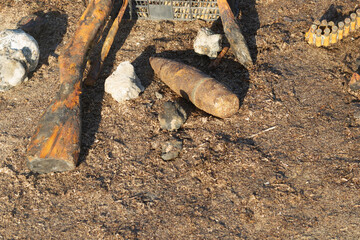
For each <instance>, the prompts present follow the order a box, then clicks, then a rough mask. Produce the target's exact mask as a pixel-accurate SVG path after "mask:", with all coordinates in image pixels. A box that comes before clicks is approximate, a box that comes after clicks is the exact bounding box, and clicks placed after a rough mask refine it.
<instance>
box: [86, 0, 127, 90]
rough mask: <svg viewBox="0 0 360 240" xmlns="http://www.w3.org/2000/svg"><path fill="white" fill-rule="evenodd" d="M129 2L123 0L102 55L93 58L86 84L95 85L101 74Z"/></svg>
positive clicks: (106, 39)
mask: <svg viewBox="0 0 360 240" xmlns="http://www.w3.org/2000/svg"><path fill="white" fill-rule="evenodd" d="M128 2H129V0H123V3H122V6H121V9H120V11H119V13H118V15H117V17H116V19H115V20H114V22H113V24H112V25H111V28H110V30H109V33H108V35H107V36H106V38H105V41H104V44H103V46H102V49H101V53H100V55H99V56H97V57H96V58H95V59H92V61H91V64H92V65H91V68H90V70H89V73H88V75H87V78H86V80H85V84H86V85H88V86H94V85H95V82H96V79H97V78H98V77H99V74H100V72H101V70H102V68H103V65H104V61H105V59H106V57H107V56H108V54H109V51H110V48H111V46H112V44H113V42H114V40H115V37H116V34H117V32H118V30H119V25H120V23H121V20H122V18H123V16H124V13H125V10H126V6H127V5H128Z"/></svg>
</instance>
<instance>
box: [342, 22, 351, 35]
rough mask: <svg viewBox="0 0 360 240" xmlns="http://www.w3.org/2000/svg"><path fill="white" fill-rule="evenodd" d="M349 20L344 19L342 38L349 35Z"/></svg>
mask: <svg viewBox="0 0 360 240" xmlns="http://www.w3.org/2000/svg"><path fill="white" fill-rule="evenodd" d="M350 22H351V20H350V18H345V25H344V37H347V36H349V33H350Z"/></svg>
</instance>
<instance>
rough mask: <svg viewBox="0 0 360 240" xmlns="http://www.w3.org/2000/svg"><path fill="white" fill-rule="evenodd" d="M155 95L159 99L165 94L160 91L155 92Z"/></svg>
mask: <svg viewBox="0 0 360 240" xmlns="http://www.w3.org/2000/svg"><path fill="white" fill-rule="evenodd" d="M155 97H156V98H157V99H162V98H163V97H164V96H163V95H162V94H161V93H159V92H155Z"/></svg>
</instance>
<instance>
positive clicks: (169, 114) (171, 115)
mask: <svg viewBox="0 0 360 240" xmlns="http://www.w3.org/2000/svg"><path fill="white" fill-rule="evenodd" d="M186 118H187V115H186V112H185V110H184V109H183V108H182V107H181V106H180V105H179V104H178V103H177V102H171V101H168V102H165V103H164V106H163V112H161V113H160V114H159V116H158V120H159V122H160V127H161V128H162V129H166V130H170V131H173V130H177V129H179V128H180V127H181V126H182V125H183V124H184V122H185V121H186Z"/></svg>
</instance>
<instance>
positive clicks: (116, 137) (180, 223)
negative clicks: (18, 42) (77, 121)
mask: <svg viewBox="0 0 360 240" xmlns="http://www.w3.org/2000/svg"><path fill="white" fill-rule="evenodd" d="M86 2H87V1H82V0H71V1H70V0H62V1H60V0H0V28H1V29H5V28H15V26H16V23H17V22H18V21H19V20H20V19H21V18H22V17H24V16H27V15H28V14H30V13H34V12H38V13H42V14H46V23H45V25H44V26H43V28H42V29H41V32H40V33H38V34H37V35H36V36H35V38H36V39H37V40H38V42H39V45H40V48H41V59H40V63H39V66H38V68H37V69H36V70H35V71H34V72H33V73H31V74H30V76H29V80H28V81H27V82H25V83H24V84H22V85H20V86H17V87H15V88H13V89H11V90H10V91H7V92H3V93H0V111H1V115H0V149H1V158H0V186H1V187H0V189H1V191H0V239H360V226H359V224H360V195H359V189H360V170H359V165H360V161H359V156H360V151H359V140H360V138H359V136H360V135H359V134H360V128H359V127H360V124H359V111H360V102H359V98H357V96H356V92H350V91H349V90H348V82H349V78H350V76H351V74H352V73H353V72H354V71H357V68H358V65H357V63H356V60H357V58H358V57H360V39H359V37H360V31H357V32H355V33H353V34H352V35H351V36H349V37H347V38H346V39H344V40H343V41H342V42H341V43H338V44H336V45H333V46H332V47H330V48H316V47H313V46H310V45H308V44H307V43H306V42H305V41H304V33H305V32H306V31H307V30H308V29H309V27H310V25H311V23H312V22H313V21H314V20H315V19H327V20H333V21H335V22H336V21H340V20H343V19H344V18H345V16H347V15H349V13H351V12H353V11H354V10H355V9H356V8H357V7H358V5H357V4H358V2H357V1H353V0H341V1H340V0H339V1H335V0H321V1H320V0H297V1H293V0H256V1H255V0H239V9H240V13H239V14H238V18H239V24H240V27H241V28H242V30H243V34H244V36H245V38H246V40H247V41H248V44H249V47H250V51H251V54H252V58H253V60H254V62H255V65H254V67H253V68H251V69H248V70H247V69H245V68H243V67H242V66H241V65H240V64H239V63H237V62H236V60H235V58H234V56H233V53H232V52H231V51H230V52H229V53H228V54H227V55H226V57H225V59H224V60H223V61H222V62H221V64H220V66H219V67H218V68H217V69H216V70H209V69H208V65H209V63H210V60H209V59H208V58H207V57H204V56H198V55H197V54H195V53H194V52H193V48H192V44H193V40H194V38H195V36H196V33H197V31H198V30H199V29H200V28H201V27H209V28H212V29H213V30H214V31H215V32H217V33H222V25H221V22H220V21H216V22H204V21H201V20H197V21H193V22H175V21H147V20H137V21H136V20H129V19H127V20H124V21H123V22H122V23H121V29H120V30H119V33H118V35H117V37H116V40H115V43H114V45H113V48H112V49H111V52H110V55H109V57H108V59H107V60H106V62H105V67H104V69H103V71H102V73H101V76H100V78H99V79H98V82H97V83H96V85H95V86H94V87H86V86H84V87H83V93H82V96H81V104H82V123H83V126H82V136H81V140H82V144H81V155H80V162H79V165H78V167H77V168H76V169H75V170H73V171H70V172H63V173H50V174H36V173H33V172H31V171H30V170H29V169H28V168H27V165H26V157H25V156H26V147H27V145H28V144H29V141H30V138H31V136H32V134H33V133H34V130H35V128H36V126H37V122H38V120H39V118H40V116H41V114H42V112H43V111H44V110H45V109H46V107H47V106H48V105H49V103H50V102H51V100H52V99H53V98H54V96H55V95H56V92H57V91H58V89H59V86H60V85H59V67H58V56H59V55H60V54H61V52H62V50H63V49H64V46H65V44H66V43H67V42H68V41H69V39H70V38H71V36H72V35H73V33H74V31H75V24H76V22H77V20H78V19H79V17H80V16H81V14H82V12H83V11H84V10H85V8H86ZM118 5H119V4H117V6H118ZM224 44H226V42H225V43H224ZM96 49H98V48H95V49H94V51H96ZM153 55H160V56H165V57H168V58H173V59H177V60H179V61H182V62H185V63H187V64H190V65H193V66H195V67H197V68H199V69H201V70H203V71H204V72H206V73H208V74H209V75H211V76H213V77H215V78H216V79H218V80H219V81H221V82H223V83H224V84H227V85H228V86H229V87H230V88H231V89H232V90H233V91H234V92H235V93H236V94H237V95H238V96H239V97H240V98H241V107H240V109H239V111H238V113H236V114H235V115H234V116H232V117H230V118H227V119H219V118H216V117H213V116H211V115H209V114H207V113H205V112H203V111H201V110H199V109H197V108H196V107H194V106H193V105H192V104H191V103H190V102H188V101H186V100H184V99H181V98H180V97H178V96H177V95H176V94H175V93H174V92H172V91H171V90H170V89H169V88H168V87H167V86H166V85H165V84H164V83H162V81H161V80H160V79H159V78H157V77H156V76H155V75H154V73H153V71H152V69H151V67H150V65H149V61H148V60H149V57H150V56H153ZM122 61H130V62H132V63H133V65H134V66H135V69H136V72H137V74H138V76H139V78H140V79H141V81H142V83H143V85H144V86H145V87H146V89H145V91H144V92H143V93H142V94H141V95H140V97H139V98H137V99H135V100H131V101H127V102H125V103H118V102H116V101H114V100H113V99H112V98H111V96H109V95H108V94H106V93H104V87H103V84H104V80H105V78H106V77H107V76H109V74H111V72H112V71H114V69H115V68H116V66H117V65H118V64H119V63H120V62H122ZM156 92H159V93H161V94H163V96H164V97H163V98H162V99H158V98H157V97H156V95H155V93H156ZM169 100H171V101H178V102H179V103H180V105H182V106H183V107H184V108H185V109H186V111H187V113H188V115H189V117H188V119H187V121H186V123H185V124H184V125H183V127H182V128H181V129H179V130H178V131H174V132H169V131H165V130H162V129H161V128H160V126H159V122H158V120H157V115H158V114H159V112H160V111H161V109H162V105H163V103H164V102H166V101H169ZM356 116H357V117H356ZM172 138H176V139H180V140H182V141H183V150H182V151H181V154H180V156H179V157H178V158H176V159H174V160H172V161H164V160H162V159H161V144H162V143H163V142H166V141H167V140H169V139H172Z"/></svg>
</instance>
